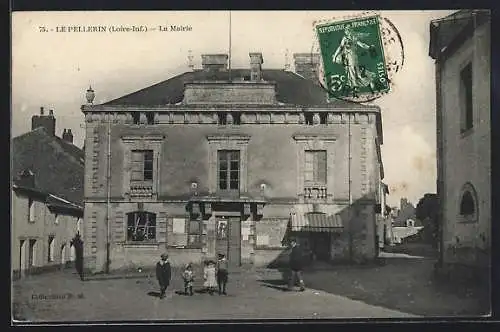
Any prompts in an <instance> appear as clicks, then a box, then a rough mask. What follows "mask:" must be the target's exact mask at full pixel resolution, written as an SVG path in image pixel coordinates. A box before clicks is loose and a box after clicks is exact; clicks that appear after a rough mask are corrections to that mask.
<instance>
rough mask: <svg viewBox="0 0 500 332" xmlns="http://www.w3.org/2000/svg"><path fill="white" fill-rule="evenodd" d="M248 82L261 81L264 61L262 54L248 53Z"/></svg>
mask: <svg viewBox="0 0 500 332" xmlns="http://www.w3.org/2000/svg"><path fill="white" fill-rule="evenodd" d="M249 55H250V80H251V81H253V82H259V81H262V64H263V63H264V59H263V58H262V53H259V52H253V53H250V54H249Z"/></svg>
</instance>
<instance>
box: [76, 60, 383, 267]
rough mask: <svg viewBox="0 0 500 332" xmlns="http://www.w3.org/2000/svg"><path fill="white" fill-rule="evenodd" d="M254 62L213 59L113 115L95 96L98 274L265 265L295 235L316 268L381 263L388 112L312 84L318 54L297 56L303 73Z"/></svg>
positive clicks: (90, 245)
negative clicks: (233, 65)
mask: <svg viewBox="0 0 500 332" xmlns="http://www.w3.org/2000/svg"><path fill="white" fill-rule="evenodd" d="M249 57H250V59H249V60H250V63H249V68H248V69H230V68H228V56H227V55H226V54H206V55H202V68H201V69H194V70H191V71H188V72H185V73H183V74H181V75H178V76H175V77H173V78H170V79H168V80H166V81H163V82H160V83H158V84H155V85H153V86H150V87H147V88H145V89H142V90H139V91H137V92H134V93H131V94H128V95H126V96H123V97H120V98H118V99H115V100H111V101H108V102H105V103H103V104H99V105H97V104H93V100H94V96H95V93H98V92H94V91H93V90H92V89H91V88H89V90H88V91H87V104H86V105H83V106H82V111H83V113H84V115H85V122H86V135H85V212H84V216H85V217H84V218H85V220H84V223H83V225H84V232H83V233H84V234H83V235H84V245H85V249H84V255H85V264H86V267H87V268H89V269H90V270H91V271H94V272H97V271H107V270H114V269H120V268H136V267H143V266H151V265H153V264H154V263H155V262H156V261H157V260H158V258H159V256H160V254H162V253H164V252H167V253H168V254H169V256H170V260H171V262H172V264H173V265H180V264H185V263H188V262H192V263H199V262H201V261H203V260H205V259H209V258H214V257H216V255H217V254H218V253H221V252H222V253H225V254H226V255H227V257H228V258H229V262H230V264H231V265H232V266H241V265H247V264H252V265H256V266H262V265H267V264H268V263H270V262H272V261H273V260H274V259H275V258H276V257H277V256H278V255H279V254H280V253H282V252H283V250H284V249H285V246H286V239H287V238H289V237H290V236H293V237H295V238H297V239H298V241H299V242H300V243H301V244H302V245H303V246H304V247H306V248H307V249H309V250H310V252H311V253H312V257H314V259H318V260H326V261H331V260H348V261H355V262H365V261H370V260H373V259H375V258H376V255H377V246H378V244H377V238H376V233H377V232H376V213H377V208H376V206H377V204H378V203H380V202H379V195H380V194H379V192H380V190H379V188H380V183H381V182H380V181H381V180H382V178H383V167H382V160H381V154H380V146H381V144H382V143H383V137H382V123H381V115H380V109H379V108H378V107H377V106H369V105H362V104H357V103H352V102H347V101H342V100H336V99H335V100H333V99H330V100H329V99H328V96H327V93H326V91H325V90H324V89H323V88H322V87H321V86H320V85H319V84H317V82H315V81H314V80H311V79H308V78H306V77H307V76H308V75H307V74H308V73H309V74H310V73H311V72H314V71H315V70H316V69H317V64H318V62H317V59H318V57H317V56H316V55H310V57H309V58H308V56H307V54H300V56H296V57H295V59H296V62H297V63H296V64H295V67H296V68H301V71H302V73H301V72H292V71H289V70H283V69H263V68H262V64H263V55H262V54H261V53H250V54H249ZM315 59H316V60H315ZM311 60H315V61H311ZM308 64H309V67H308V66H307V65H308ZM296 71H298V70H297V69H296Z"/></svg>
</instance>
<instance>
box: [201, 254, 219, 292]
mask: <svg viewBox="0 0 500 332" xmlns="http://www.w3.org/2000/svg"><path fill="white" fill-rule="evenodd" d="M203 276H204V279H205V283H204V286H205V288H206V289H207V291H208V293H209V294H210V295H214V291H215V285H216V283H217V281H216V280H215V263H214V261H211V260H210V261H207V262H206V263H205V268H204V269H203Z"/></svg>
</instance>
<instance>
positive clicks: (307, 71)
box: [293, 53, 320, 84]
mask: <svg viewBox="0 0 500 332" xmlns="http://www.w3.org/2000/svg"><path fill="white" fill-rule="evenodd" d="M293 60H294V62H295V72H296V73H297V74H299V75H300V76H302V77H304V78H305V79H308V80H311V81H314V82H315V83H317V84H319V65H320V56H319V53H294V54H293Z"/></svg>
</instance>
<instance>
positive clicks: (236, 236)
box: [227, 217, 241, 267]
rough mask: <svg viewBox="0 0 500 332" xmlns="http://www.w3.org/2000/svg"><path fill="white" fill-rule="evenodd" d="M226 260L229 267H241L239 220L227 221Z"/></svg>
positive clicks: (232, 218) (236, 218)
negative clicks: (227, 241) (227, 243)
mask: <svg viewBox="0 0 500 332" xmlns="http://www.w3.org/2000/svg"><path fill="white" fill-rule="evenodd" d="M228 225H229V232H228V234H229V239H228V240H229V245H228V257H227V258H228V260H229V264H230V265H231V267H239V266H241V218H239V217H231V218H230V219H229V223H228Z"/></svg>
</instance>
